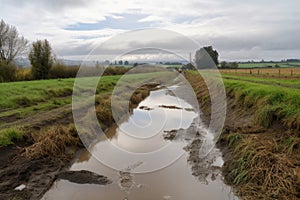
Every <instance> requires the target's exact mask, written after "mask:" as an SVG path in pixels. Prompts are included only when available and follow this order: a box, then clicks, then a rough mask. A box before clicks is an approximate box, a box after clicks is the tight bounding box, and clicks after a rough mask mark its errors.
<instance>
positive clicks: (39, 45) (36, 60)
mask: <svg viewBox="0 0 300 200" xmlns="http://www.w3.org/2000/svg"><path fill="white" fill-rule="evenodd" d="M29 60H30V63H31V65H32V68H31V70H32V74H33V77H34V78H35V79H47V78H49V72H50V69H51V67H52V64H53V58H52V49H51V46H50V43H49V42H48V40H46V39H45V40H43V41H42V40H38V41H36V42H34V43H33V44H32V49H31V50H30V53H29Z"/></svg>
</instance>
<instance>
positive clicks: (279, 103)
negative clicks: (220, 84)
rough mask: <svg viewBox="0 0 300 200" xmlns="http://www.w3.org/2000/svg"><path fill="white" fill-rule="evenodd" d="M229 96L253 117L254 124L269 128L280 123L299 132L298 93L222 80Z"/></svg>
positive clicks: (299, 102)
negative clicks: (276, 122) (250, 112)
mask: <svg viewBox="0 0 300 200" xmlns="http://www.w3.org/2000/svg"><path fill="white" fill-rule="evenodd" d="M224 84H225V87H226V90H227V94H228V95H229V96H233V97H234V98H235V103H236V105H238V106H241V107H242V108H245V109H247V110H250V111H252V112H253V115H255V123H256V124H259V125H262V126H264V127H266V128H269V127H270V126H271V125H272V124H273V122H275V121H280V123H281V124H283V125H284V126H285V127H287V128H288V129H296V130H300V92H299V90H296V89H291V88H282V87H276V86H270V85H263V84H259V83H249V82H244V81H239V80H224Z"/></svg>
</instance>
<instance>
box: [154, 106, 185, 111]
mask: <svg viewBox="0 0 300 200" xmlns="http://www.w3.org/2000/svg"><path fill="white" fill-rule="evenodd" d="M159 107H161V108H168V109H177V110H181V109H182V108H179V107H177V106H167V105H159Z"/></svg>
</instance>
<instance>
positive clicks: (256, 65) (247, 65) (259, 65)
mask: <svg viewBox="0 0 300 200" xmlns="http://www.w3.org/2000/svg"><path fill="white" fill-rule="evenodd" d="M275 65H279V66H280V67H282V68H286V67H287V68H290V67H300V62H289V63H285V62H265V63H239V68H263V67H268V66H272V67H275Z"/></svg>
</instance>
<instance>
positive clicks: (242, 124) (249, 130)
mask: <svg viewBox="0 0 300 200" xmlns="http://www.w3.org/2000/svg"><path fill="white" fill-rule="evenodd" d="M185 76H186V78H187V79H188V81H189V82H190V83H191V85H192V87H193V88H194V90H195V93H196V95H197V98H198V101H199V103H200V105H201V110H202V111H203V116H202V118H203V119H204V121H205V122H206V123H208V122H209V120H210V116H211V109H210V106H211V102H210V98H209V93H208V89H207V87H206V85H205V82H204V81H203V79H202V78H201V77H200V76H199V75H197V74H193V73H189V72H188V73H185ZM236 95H237V94H235V92H234V91H230V92H229V91H227V116H226V121H225V126H224V130H223V133H222V135H221V138H220V139H219V142H218V147H219V148H221V149H222V151H223V157H224V160H225V164H224V167H223V168H222V171H223V175H224V177H225V180H226V182H227V183H228V184H229V185H232V186H234V188H235V190H236V194H237V195H238V196H240V197H241V198H243V199H251V200H252V199H253V200H254V199H299V198H300V173H299V172H300V163H299V160H300V139H299V130H293V129H289V128H287V127H285V126H284V125H283V124H284V123H283V122H281V121H278V120H274V121H273V122H272V124H271V126H270V127H269V128H266V127H262V126H260V125H258V124H257V123H255V122H256V120H255V119H254V116H255V115H254V112H255V110H251V108H247V107H245V106H244V105H243V104H240V103H239V102H237V101H236V100H235V98H236Z"/></svg>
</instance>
